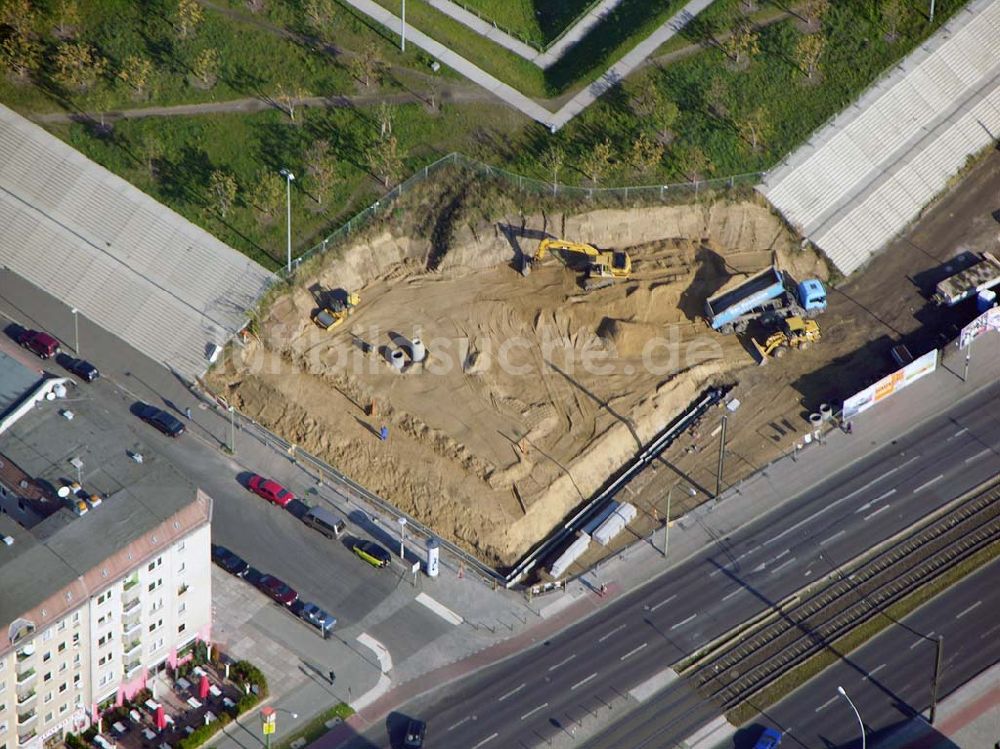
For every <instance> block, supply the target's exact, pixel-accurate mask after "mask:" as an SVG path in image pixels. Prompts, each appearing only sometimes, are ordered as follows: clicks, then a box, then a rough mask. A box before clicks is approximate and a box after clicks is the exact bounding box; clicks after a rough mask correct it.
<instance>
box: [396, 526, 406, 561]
mask: <svg viewBox="0 0 1000 749" xmlns="http://www.w3.org/2000/svg"><path fill="white" fill-rule="evenodd" d="M398 522H399V558H400V559H402V558H403V553H404V552H405V551H406V548H405V543H406V518H400V519H399V521H398Z"/></svg>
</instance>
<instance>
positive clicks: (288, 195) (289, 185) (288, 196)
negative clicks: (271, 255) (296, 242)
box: [278, 169, 295, 275]
mask: <svg viewBox="0 0 1000 749" xmlns="http://www.w3.org/2000/svg"><path fill="white" fill-rule="evenodd" d="M278 174H280V175H281V176H282V177H284V178H285V187H286V190H285V195H286V201H285V202H286V205H287V208H288V216H287V223H288V274H289V275H291V273H292V180H293V179H295V175H294V174H292V173H291V171H289V170H288V169H282V170H281V171H280V172H278Z"/></svg>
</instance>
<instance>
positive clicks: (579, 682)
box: [569, 671, 597, 692]
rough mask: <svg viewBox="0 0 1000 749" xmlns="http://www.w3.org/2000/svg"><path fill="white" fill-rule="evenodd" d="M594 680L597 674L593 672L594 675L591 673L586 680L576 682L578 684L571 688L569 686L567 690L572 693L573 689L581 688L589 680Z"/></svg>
mask: <svg viewBox="0 0 1000 749" xmlns="http://www.w3.org/2000/svg"><path fill="white" fill-rule="evenodd" d="M596 678H597V672H596V671H595V672H594V673H592V674H591V675H590V676H588V677H587V678H586V679H580V681H578V682H577V683H576V684H574V685H573V686H571V687H570V688H569V691H571V692H572V691H573V690H574V689H576V688H577V687H582V686H583V685H584V684H586V683H587V682H588V681H590V680H591V679H596Z"/></svg>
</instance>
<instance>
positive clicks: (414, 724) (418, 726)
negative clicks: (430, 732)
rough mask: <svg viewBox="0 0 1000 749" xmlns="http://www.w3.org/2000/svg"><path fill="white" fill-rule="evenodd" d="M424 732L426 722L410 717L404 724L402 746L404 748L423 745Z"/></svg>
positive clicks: (425, 731)
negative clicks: (405, 724)
mask: <svg viewBox="0 0 1000 749" xmlns="http://www.w3.org/2000/svg"><path fill="white" fill-rule="evenodd" d="M426 733H427V724H426V723H424V722H423V721H422V720H417V719H416V718H413V719H411V720H410V722H409V723H408V724H407V726H406V735H405V736H403V746H405V747H406V749H420V747H422V746H423V745H424V734H426Z"/></svg>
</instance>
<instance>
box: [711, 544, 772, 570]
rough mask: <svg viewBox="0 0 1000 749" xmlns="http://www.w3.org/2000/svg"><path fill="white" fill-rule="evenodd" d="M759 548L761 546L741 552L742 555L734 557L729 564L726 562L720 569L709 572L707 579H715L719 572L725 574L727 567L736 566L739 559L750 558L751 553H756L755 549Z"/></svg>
mask: <svg viewBox="0 0 1000 749" xmlns="http://www.w3.org/2000/svg"><path fill="white" fill-rule="evenodd" d="M761 546H762V544H758V545H757V546H754V547H753V548H752V549H747V550H746V551H744V552H743V553H742V554H740V555H739V556H738V557H734V558H733V559H732V561H730V562H727V563H726V564H724V565H722V567H718V568H716V569H715V570H714V571H713V572H710V573H709V575H708V576H709V577H715V576H716V575H718V574H719V573H720V572H725V570H726V567H728V566H729V565H735V564H736V563H737V562H738V561H740V560H741V559H743V558H744V557H748V556H750V555H751V554H753V553H754V552H755V551H757V549H759V548H760V547H761Z"/></svg>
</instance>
